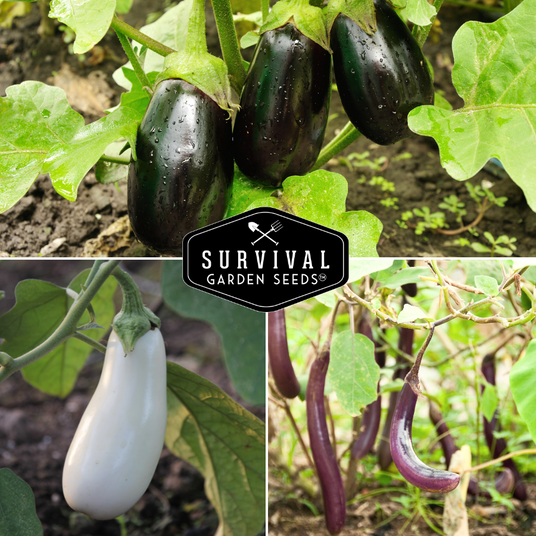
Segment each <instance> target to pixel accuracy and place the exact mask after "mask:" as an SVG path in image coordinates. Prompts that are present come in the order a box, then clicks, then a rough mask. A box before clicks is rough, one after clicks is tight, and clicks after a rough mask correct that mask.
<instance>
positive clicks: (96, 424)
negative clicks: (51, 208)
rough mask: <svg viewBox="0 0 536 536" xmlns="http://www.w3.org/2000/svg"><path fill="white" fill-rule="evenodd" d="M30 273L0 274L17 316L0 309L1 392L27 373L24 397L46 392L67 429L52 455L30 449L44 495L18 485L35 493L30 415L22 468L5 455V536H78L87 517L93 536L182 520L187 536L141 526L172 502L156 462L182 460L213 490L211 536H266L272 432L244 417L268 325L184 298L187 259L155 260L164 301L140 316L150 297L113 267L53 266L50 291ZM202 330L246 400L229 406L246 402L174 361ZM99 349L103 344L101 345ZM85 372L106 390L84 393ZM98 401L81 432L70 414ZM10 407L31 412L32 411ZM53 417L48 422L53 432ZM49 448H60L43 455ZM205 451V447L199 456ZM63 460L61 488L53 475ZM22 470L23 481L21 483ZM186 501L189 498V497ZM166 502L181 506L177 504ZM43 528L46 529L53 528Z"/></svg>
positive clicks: (10, 264) (45, 399)
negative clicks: (161, 504)
mask: <svg viewBox="0 0 536 536" xmlns="http://www.w3.org/2000/svg"><path fill="white" fill-rule="evenodd" d="M34 264H35V262H34V261H15V260H12V261H6V262H5V263H2V267H1V268H0V272H1V273H2V275H3V277H2V281H3V284H4V285H6V284H7V283H8V282H9V281H14V280H17V281H18V283H17V286H16V287H15V288H6V287H4V288H5V291H6V300H3V302H4V301H8V302H9V303H10V304H11V305H12V307H11V308H9V307H2V309H1V313H0V338H1V340H2V344H1V346H0V383H1V382H4V381H5V382H6V387H8V386H9V383H10V382H11V381H14V380H15V379H16V378H15V377H13V378H11V376H12V375H13V374H15V373H16V372H18V371H21V372H22V378H24V380H25V382H26V384H27V385H22V384H23V383H24V381H23V379H22V378H20V379H18V378H17V379H18V380H19V381H20V383H21V385H18V387H16V388H15V389H17V390H18V391H20V393H21V395H22V396H23V398H27V399H32V397H33V396H35V393H34V394H33V395H32V391H35V390H36V389H37V390H39V391H41V393H40V395H39V396H40V398H39V400H41V401H42V405H43V407H44V406H45V405H46V404H48V406H49V409H48V411H49V412H50V406H53V407H54V408H55V410H53V411H54V413H55V414H56V413H57V414H58V417H56V415H54V419H55V421H54V422H55V423H56V425H55V428H56V429H55V430H50V427H48V429H47V432H46V433H47V434H48V440H49V441H48V443H43V446H44V447H45V448H42V449H41V448H40V447H39V449H38V447H37V446H35V445H34V446H35V448H36V449H38V450H35V451H33V452H37V451H39V453H40V455H39V457H40V459H39V464H40V465H39V466H40V467H41V470H43V471H46V472H47V473H46V474H47V475H48V476H47V482H41V481H40V482H39V487H40V490H43V489H46V490H47V491H46V492H45V493H42V491H40V492H39V493H36V497H35V498H34V496H33V493H32V490H31V488H30V487H29V486H28V485H27V484H25V483H24V481H23V480H22V479H21V478H20V477H22V476H24V477H25V478H30V479H31V482H32V484H34V483H35V476H34V475H35V459H34V457H33V456H31V455H30V454H28V453H29V452H32V450H31V443H32V442H33V440H32V433H33V434H35V432H32V428H31V419H30V418H29V417H25V418H23V419H21V420H20V427H21V432H20V433H19V436H18V437H20V438H22V439H20V441H19V440H17V442H18V443H19V442H20V444H17V447H18V449H19V450H18V455H17V458H15V457H9V456H8V457H5V458H4V461H3V462H2V469H0V490H1V492H0V505H1V507H2V511H3V514H2V528H3V529H2V530H3V533H5V534H21V533H22V532H21V531H23V533H24V534H27V535H28V536H37V535H38V534H43V530H46V531H51V530H52V531H56V530H62V531H70V530H71V528H70V527H72V522H73V521H72V519H74V518H78V519H80V518H81V514H85V515H86V516H88V518H87V521H85V526H86V529H87V531H88V533H89V531H90V530H91V531H93V530H96V531H97V532H98V533H102V531H112V532H113V531H119V530H120V526H121V527H123V528H122V529H121V530H125V531H127V530H129V531H130V530H139V527H140V522H141V523H142V525H143V524H147V523H149V524H150V527H149V525H148V526H147V527H146V529H147V530H148V531H151V532H152V533H153V534H158V533H160V532H154V531H155V530H156V529H155V528H154V527H155V524H158V523H161V522H162V519H163V516H171V517H169V519H170V520H171V519H172V518H175V517H176V519H173V523H174V524H176V525H177V527H179V525H184V530H188V525H189V524H190V522H191V520H189V519H187V518H188V517H189V516H186V517H184V516H183V514H182V513H178V511H177V514H178V516H177V514H175V513H173V512H170V511H169V510H168V511H167V512H166V513H164V512H163V511H162V512H160V510H159V508H158V507H155V510H154V513H153V515H151V516H148V518H147V519H146V520H145V521H140V519H145V518H146V516H145V514H144V515H142V516H141V517H140V510H141V509H142V508H143V505H144V504H145V505H147V504H148V503H150V502H152V501H151V497H152V496H153V494H154V495H155V496H159V497H162V496H164V494H165V493H167V492H165V491H163V490H164V489H165V484H164V479H163V477H162V474H163V473H162V470H163V469H164V468H163V466H162V465H159V464H162V463H166V462H165V460H166V459H167V460H168V461H169V459H170V458H172V459H176V457H180V458H182V460H184V462H180V463H185V462H187V463H189V464H190V465H191V466H192V471H195V470H197V471H199V472H200V474H201V475H203V476H204V478H205V479H206V482H207V483H208V484H207V485H206V486H205V487H204V492H203V484H202V482H201V480H199V482H200V489H199V490H198V491H199V492H200V493H201V494H202V495H203V497H204V498H205V499H206V500H207V501H210V503H211V504H212V506H210V507H209V508H208V510H207V516H206V517H205V518H204V520H203V521H201V522H200V526H203V527H204V528H203V530H204V531H207V530H208V531H212V532H216V531H217V532H219V533H220V534H222V535H223V534H225V535H229V536H231V535H235V534H240V533H241V531H245V532H246V533H248V534H254V535H255V534H258V533H259V532H261V531H262V529H263V524H264V520H265V506H264V505H265V469H264V468H265V425H264V423H263V422H262V421H261V419H259V417H257V416H255V415H254V414H253V413H252V412H251V411H248V410H247V409H246V407H245V406H246V405H247V407H248V408H249V409H250V410H253V411H255V413H259V414H261V415H262V406H263V405H264V399H265V395H264V388H265V382H266V379H265V374H264V371H265V360H264V338H265V329H264V315H263V314H260V313H256V312H253V311H250V310H249V309H245V308H242V307H239V306H236V305H233V304H229V303H222V300H220V299H219V298H215V297H213V296H209V295H206V294H203V295H201V296H196V297H195V298H194V299H192V294H191V293H192V292H193V293H195V294H197V293H198V291H193V289H190V292H188V291H187V290H186V289H183V288H182V286H181V285H180V284H179V283H178V282H177V281H178V280H179V278H178V277H177V274H180V273H181V271H182V266H181V261H169V262H167V263H165V265H164V266H162V267H161V266H158V264H160V261H152V262H151V264H152V266H151V269H152V270H156V271H155V273H158V272H159V271H160V268H162V274H161V278H160V280H159V282H158V283H160V284H158V283H157V282H155V283H156V287H157V288H158V291H159V292H160V293H161V294H160V296H161V298H160V299H159V300H157V302H156V303H157V304H160V305H158V307H157V308H156V310H155V311H153V310H152V309H150V308H148V307H145V306H144V303H143V300H144V298H146V297H147V295H145V296H142V294H141V292H140V290H139V288H138V284H137V283H136V282H135V279H134V278H133V276H131V275H130V274H129V273H128V272H127V271H125V268H123V267H121V266H119V264H120V263H119V261H117V260H110V261H102V260H97V261H95V262H94V263H93V264H91V263H85V265H84V266H81V265H80V263H77V262H75V263H72V264H71V265H69V266H63V264H64V261H62V262H61V264H62V265H60V263H58V262H56V261H51V262H50V263H46V265H45V266H43V265H41V267H40V276H41V277H42V278H43V279H24V278H22V279H20V277H21V276H20V274H25V273H32V272H33V273H35V268H34V267H33V265H34ZM129 269H133V270H134V271H135V272H138V273H137V275H135V276H134V277H135V278H136V280H138V281H140V280H142V281H143V279H138V278H140V277H141V276H140V274H139V271H138V270H139V268H138V266H136V264H135V263H133V264H132V265H131V266H130V267H129ZM66 278H68V279H66ZM46 279H50V280H52V281H54V283H52V282H49V281H47V280H46ZM69 280H70V282H69ZM66 283H67V285H66ZM144 283H145V285H147V284H148V283H149V281H148V280H144ZM12 287H14V284H13V285H12ZM119 288H120V289H121V292H120V294H121V295H122V306H121V310H120V311H119V312H118V313H117V314H116V310H115V303H117V301H116V300H114V294H115V293H116V290H119ZM13 291H14V295H13ZM200 294H202V293H200ZM164 301H165V303H166V315H165V318H164V319H163V320H162V321H161V320H160V318H159V316H158V315H157V313H159V314H161V312H162V310H163V303H164ZM154 303H155V302H153V304H154ZM192 303H195V306H194V307H193V308H192ZM7 309H9V310H7ZM173 312H175V313H177V314H174V313H173ZM179 314H180V315H181V317H180V318H182V320H179V316H178V315H179ZM222 314H223V316H224V321H223V323H224V324H225V325H222V318H221V317H222ZM188 318H189V319H190V320H186V319H188ZM193 319H198V320H204V321H205V322H208V323H209V325H210V326H212V327H207V328H206V335H200V336H203V337H206V336H208V337H210V335H211V332H212V333H215V332H214V331H212V330H216V329H217V330H218V333H219V334H220V336H221V341H222V343H223V344H222V354H223V358H224V360H226V361H227V369H228V371H229V379H230V380H231V381H232V382H233V384H234V389H236V391H234V390H233V396H234V397H236V396H237V395H236V393H239V396H240V401H241V403H238V402H236V401H235V400H233V398H231V396H229V394H227V393H225V392H224V391H223V390H222V389H220V388H219V387H218V386H216V385H215V384H213V383H212V382H210V381H208V380H207V379H205V378H204V377H203V376H202V375H199V374H196V373H194V372H191V371H190V370H187V369H185V368H183V367H182V366H180V365H178V364H177V363H176V362H174V361H171V360H168V359H167V358H166V354H168V355H169V354H170V353H173V354H174V355H180V353H181V352H182V351H183V350H181V344H182V343H181V342H180V339H181V337H180V336H179V337H177V333H180V332H181V329H182V328H181V327H180V326H184V325H185V322H191V321H192V320H193ZM229 320H230V324H229V323H228V321H229ZM177 326H179V328H178V329H177ZM189 331H191V330H189ZM107 333H108V335H107ZM188 337H190V333H189V335H188ZM103 339H104V340H106V339H107V342H104V344H103V343H102V342H101V340H103ZM174 340H175V341H177V342H173V341H174ZM189 340H191V339H189ZM237 341H239V342H237ZM188 344H190V343H188ZM203 344H205V343H203ZM92 352H94V353H93V354H92ZM100 353H105V357H104V364H103V365H102V359H101V358H99V357H95V354H97V355H98V354H100ZM230 356H232V358H231V357H230ZM86 361H87V362H88V365H87V366H86V367H85V365H86ZM221 365H222V370H223V368H224V367H223V363H222V364H221ZM84 368H85V369H84ZM83 369H84V370H83ZM87 369H90V370H94V372H96V373H97V374H98V373H99V372H100V380H99V382H98V385H97V386H96V389H94V387H93V386H92V385H91V381H89V382H88V379H87V378H88V376H87V373H88V372H87ZM100 369H101V370H100ZM200 370H202V367H201V369H200ZM90 377H91V376H90ZM3 387H4V386H3ZM93 390H94V392H93V393H92V396H91V400H90V401H89V404H87V407H86V408H85V411H84V412H83V415H82V411H80V415H79V422H78V419H77V418H76V415H75V414H73V413H72V411H73V410H72V409H65V407H67V408H69V407H70V406H71V407H75V408H76V407H78V406H82V408H81V409H83V406H84V405H85V404H86V402H85V395H84V394H83V393H84V392H88V391H89V393H90V394H91V392H92V391H93ZM75 391H76V392H75ZM5 392H9V389H8V390H6V391H5ZM73 395H74V396H73ZM66 398H67V400H66V402H65V404H61V403H60V404H58V399H60V400H63V399H66ZM87 399H88V400H89V396H88V397H87ZM19 400H21V398H20V397H19ZM61 406H64V407H62V408H61V409H60V407H61ZM2 409H3V411H6V412H9V411H15V412H16V413H17V412H19V413H22V414H26V413H27V411H28V408H27V407H26V408H24V409H22V408H21V409H15V410H9V409H7V408H2ZM259 410H261V411H259ZM74 411H77V410H76V409H75V410H74ZM69 415H70V416H69ZM80 417H81V418H80ZM48 418H49V417H48V415H43V419H45V422H46V419H48ZM185 423H188V424H185ZM77 424H78V426H77ZM24 428H26V430H23V429H24ZM64 428H65V430H64ZM75 429H76V431H75ZM23 432H24V433H23ZM69 433H70V434H71V435H70V437H69V441H70V447H69V448H68V449H67V445H68V443H67V445H66V446H65V450H64V451H62V449H63V443H62V441H64V436H65V435H68V434H69ZM25 438H26V439H25ZM52 441H54V450H52V449H47V448H46V445H48V444H49V443H50V442H52ZM26 443H30V445H27V444H26ZM196 445H197V446H199V445H203V450H202V452H201V451H199V450H197V449H196V448H195V446H196ZM2 448H3V447H2ZM6 448H7V447H6ZM12 448H14V445H12ZM163 449H164V450H163ZM58 456H59V457H60V460H59V459H58ZM8 458H9V459H8ZM58 461H61V465H63V476H62V474H61V471H58V470H56V471H55V470H54V469H55V468H57V467H58ZM193 468H195V470H194V469H193ZM155 470H156V473H155ZM19 471H22V472H23V474H21V475H18V476H17V474H16V473H18V472H19ZM164 471H165V472H166V474H168V470H167V469H166V470H164ZM224 475H225V476H224ZM188 486H190V484H188ZM188 490H189V491H188V492H187V493H192V488H191V487H189V488H188ZM181 493H182V492H181ZM196 493H197V492H196ZM55 496H57V497H56V498H55V499H51V497H55ZM142 497H143V498H142ZM140 499H141V501H140ZM170 500H175V499H174V498H173V497H171V496H170ZM208 504H209V503H208V502H207V505H208ZM29 505H34V506H32V507H30V506H29ZM77 512H78V513H77ZM23 513H24V515H23ZM82 517H83V516H82ZM40 518H44V519H43V525H42V524H41V521H40ZM51 518H53V519H54V521H53V523H54V528H52V527H51V526H50V523H51V522H50V519H51ZM89 518H91V519H89ZM149 518H150V520H149ZM210 518H212V520H213V521H210ZM21 519H23V520H24V521H21ZM92 520H103V521H101V522H99V524H97V522H96V521H92ZM198 521H199V520H198ZM118 523H119V525H120V526H119V525H118ZM168 523H169V522H166V523H165V524H166V525H167V524H168ZM134 527H138V528H134ZM86 529H84V530H86ZM178 530H182V528H179V529H178ZM91 533H92V534H94V533H96V532H91ZM242 533H243V532H242Z"/></svg>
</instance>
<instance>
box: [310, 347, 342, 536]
mask: <svg viewBox="0 0 536 536" xmlns="http://www.w3.org/2000/svg"><path fill="white" fill-rule="evenodd" d="M328 366H329V350H327V351H323V352H322V353H321V354H320V356H319V357H317V359H316V360H315V361H314V362H313V364H312V366H311V370H310V372H309V381H308V383H307V392H306V397H305V405H306V410H307V430H308V432H309V443H310V445H311V451H312V453H313V460H314V462H315V466H316V471H317V474H318V479H319V480H320V487H321V488H322V497H323V499H324V515H325V519H326V527H327V529H328V531H329V533H330V534H332V535H336V534H339V533H340V532H341V530H342V528H343V527H344V523H345V521H346V499H345V496H344V486H343V483H342V478H341V473H340V471H339V466H338V464H337V458H336V457H335V453H334V451H333V447H332V446H331V442H330V439H329V432H328V425H327V422H326V409H325V406H324V386H325V383H326V374H327V372H328Z"/></svg>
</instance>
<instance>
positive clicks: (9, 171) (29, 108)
mask: <svg viewBox="0 0 536 536" xmlns="http://www.w3.org/2000/svg"><path fill="white" fill-rule="evenodd" d="M6 94H7V96H6V97H4V98H0V132H1V133H2V134H1V136H0V212H4V211H6V210H7V209H8V208H10V207H12V206H13V205H14V204H15V203H16V202H17V201H18V200H19V199H20V198H21V197H23V196H24V194H26V192H27V191H28V189H29V188H30V186H31V185H32V183H33V182H34V181H35V180H36V179H37V177H38V176H39V175H40V174H43V173H49V174H50V178H51V180H52V184H53V186H54V188H55V190H56V191H57V192H58V193H59V194H60V195H62V196H63V197H65V198H66V199H68V200H69V201H75V200H76V195H77V189H78V185H79V184H80V182H81V181H82V179H83V178H84V177H85V175H86V174H87V172H88V171H89V170H90V169H91V168H92V167H93V165H94V164H95V162H97V160H98V159H99V158H100V157H101V155H102V154H103V152H104V150H105V149H106V147H107V146H108V145H109V144H110V143H112V142H113V141H115V140H117V139H118V138H126V139H127V140H128V141H129V142H130V144H131V147H134V146H135V141H136V133H137V128H138V123H139V120H138V115H137V114H136V113H134V111H132V110H131V109H129V108H125V107H121V108H118V109H117V110H115V111H114V112H112V113H111V114H109V115H107V116H106V117H103V118H102V119H99V120H98V121H95V122H93V123H90V124H89V125H86V124H85V122H84V118H83V117H82V116H81V115H80V114H79V113H77V112H75V111H74V110H73V109H72V108H71V107H70V106H69V103H68V102H67V97H66V95H65V92H64V91H63V89H60V88H58V87H52V86H47V85H46V84H43V83H42V82H31V81H30V82H23V83H22V84H19V85H15V86H10V87H8V88H7V89H6Z"/></svg>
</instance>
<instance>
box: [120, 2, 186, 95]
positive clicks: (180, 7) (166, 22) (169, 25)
mask: <svg viewBox="0 0 536 536" xmlns="http://www.w3.org/2000/svg"><path fill="white" fill-rule="evenodd" d="M192 4H193V0H183V1H182V2H179V3H178V4H177V5H176V6H174V7H172V8H171V9H168V10H167V11H166V12H165V13H164V14H163V15H162V16H161V17H160V18H159V19H158V20H156V21H155V22H152V23H151V24H147V25H146V26H142V27H141V28H140V31H141V32H142V33H144V34H145V35H148V36H149V37H152V38H153V39H154V40H156V41H158V42H159V43H161V44H163V45H166V46H168V47H170V48H172V49H173V50H176V51H180V50H182V49H183V48H184V45H185V43H186V34H187V33H188V19H189V17H190V10H191V9H192ZM132 46H133V47H134V48H135V49H136V50H137V52H138V54H139V53H140V51H141V48H142V47H141V45H140V44H139V43H137V42H136V41H134V40H133V41H132ZM143 60H144V61H143V70H144V71H145V72H146V73H150V74H151V75H152V73H155V74H154V77H155V78H156V73H159V72H160V71H162V69H163V68H164V56H161V55H160V54H157V53H156V52H153V51H152V50H145V52H144V53H143ZM124 67H127V68H128V69H130V70H132V64H131V63H130V62H128V63H126V64H125V65H123V67H119V69H117V70H116V71H115V72H114V74H113V79H114V80H115V81H116V83H117V84H119V85H120V86H121V87H124V88H125V89H128V90H130V89H131V87H132V80H131V79H130V78H128V77H126V76H125V73H124V72H123V68H124ZM151 81H152V80H151Z"/></svg>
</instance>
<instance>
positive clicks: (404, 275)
mask: <svg viewBox="0 0 536 536" xmlns="http://www.w3.org/2000/svg"><path fill="white" fill-rule="evenodd" d="M421 275H423V276H430V275H431V272H430V269H429V268H404V269H403V270H400V271H399V272H396V274H393V275H392V276H390V277H388V278H387V279H386V280H385V281H382V286H383V287H387V288H390V289H392V290H394V289H395V288H399V287H401V286H402V285H407V284H408V283H422V279H421V278H420V276H421Z"/></svg>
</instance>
